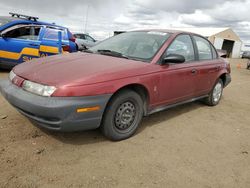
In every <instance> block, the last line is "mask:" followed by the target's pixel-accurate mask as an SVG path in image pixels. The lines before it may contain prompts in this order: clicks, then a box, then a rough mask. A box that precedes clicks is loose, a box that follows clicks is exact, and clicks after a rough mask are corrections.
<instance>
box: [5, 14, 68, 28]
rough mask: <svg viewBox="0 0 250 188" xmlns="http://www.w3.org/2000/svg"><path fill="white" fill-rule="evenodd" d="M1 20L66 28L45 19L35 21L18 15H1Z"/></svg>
mask: <svg viewBox="0 0 250 188" xmlns="http://www.w3.org/2000/svg"><path fill="white" fill-rule="evenodd" d="M0 20H2V21H4V22H5V24H7V23H8V24H11V22H15V23H32V24H39V25H47V26H54V27H60V28H64V29H66V27H63V26H59V25H56V24H53V23H47V22H43V21H34V20H29V19H25V18H17V17H12V16H0Z"/></svg>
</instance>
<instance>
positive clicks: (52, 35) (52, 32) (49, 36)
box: [43, 28, 68, 41]
mask: <svg viewBox="0 0 250 188" xmlns="http://www.w3.org/2000/svg"><path fill="white" fill-rule="evenodd" d="M59 32H61V33H62V40H68V37H67V35H66V31H65V30H61V29H53V28H46V30H45V33H44V36H43V39H45V40H53V41H58V35H59Z"/></svg>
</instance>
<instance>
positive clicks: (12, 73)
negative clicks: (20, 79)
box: [9, 71, 16, 81]
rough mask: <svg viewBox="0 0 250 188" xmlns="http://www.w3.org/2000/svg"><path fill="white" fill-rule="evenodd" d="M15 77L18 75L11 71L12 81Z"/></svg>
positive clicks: (10, 77)
mask: <svg viewBox="0 0 250 188" xmlns="http://www.w3.org/2000/svg"><path fill="white" fill-rule="evenodd" d="M15 77H16V74H15V73H14V72H13V71H11V72H10V74H9V79H10V81H12V80H13V79H14V78H15Z"/></svg>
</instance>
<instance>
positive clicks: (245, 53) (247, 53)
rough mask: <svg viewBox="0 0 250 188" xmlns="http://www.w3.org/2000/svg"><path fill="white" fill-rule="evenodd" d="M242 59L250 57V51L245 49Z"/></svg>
mask: <svg viewBox="0 0 250 188" xmlns="http://www.w3.org/2000/svg"><path fill="white" fill-rule="evenodd" d="M242 59H250V51H244V52H243V54H242Z"/></svg>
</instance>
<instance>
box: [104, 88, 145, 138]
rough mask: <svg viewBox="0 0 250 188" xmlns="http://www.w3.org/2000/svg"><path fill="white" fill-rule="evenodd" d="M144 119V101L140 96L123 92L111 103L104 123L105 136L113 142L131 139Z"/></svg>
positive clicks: (127, 91) (131, 92)
mask: <svg viewBox="0 0 250 188" xmlns="http://www.w3.org/2000/svg"><path fill="white" fill-rule="evenodd" d="M142 117H143V101H142V98H141V97H140V95H139V94H137V93H136V92H134V91H131V90H123V91H121V92H120V93H118V94H116V95H115V96H114V97H113V98H112V99H111V101H110V102H109V104H108V106H107V108H106V110H105V113H104V117H103V121H102V125H101V130H102V133H103V135H104V136H106V137H107V138H108V139H110V140H113V141H119V140H124V139H127V138H129V137H131V136H132V135H133V134H134V133H135V132H136V130H137V128H138V126H139V124H140V122H141V120H142Z"/></svg>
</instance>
